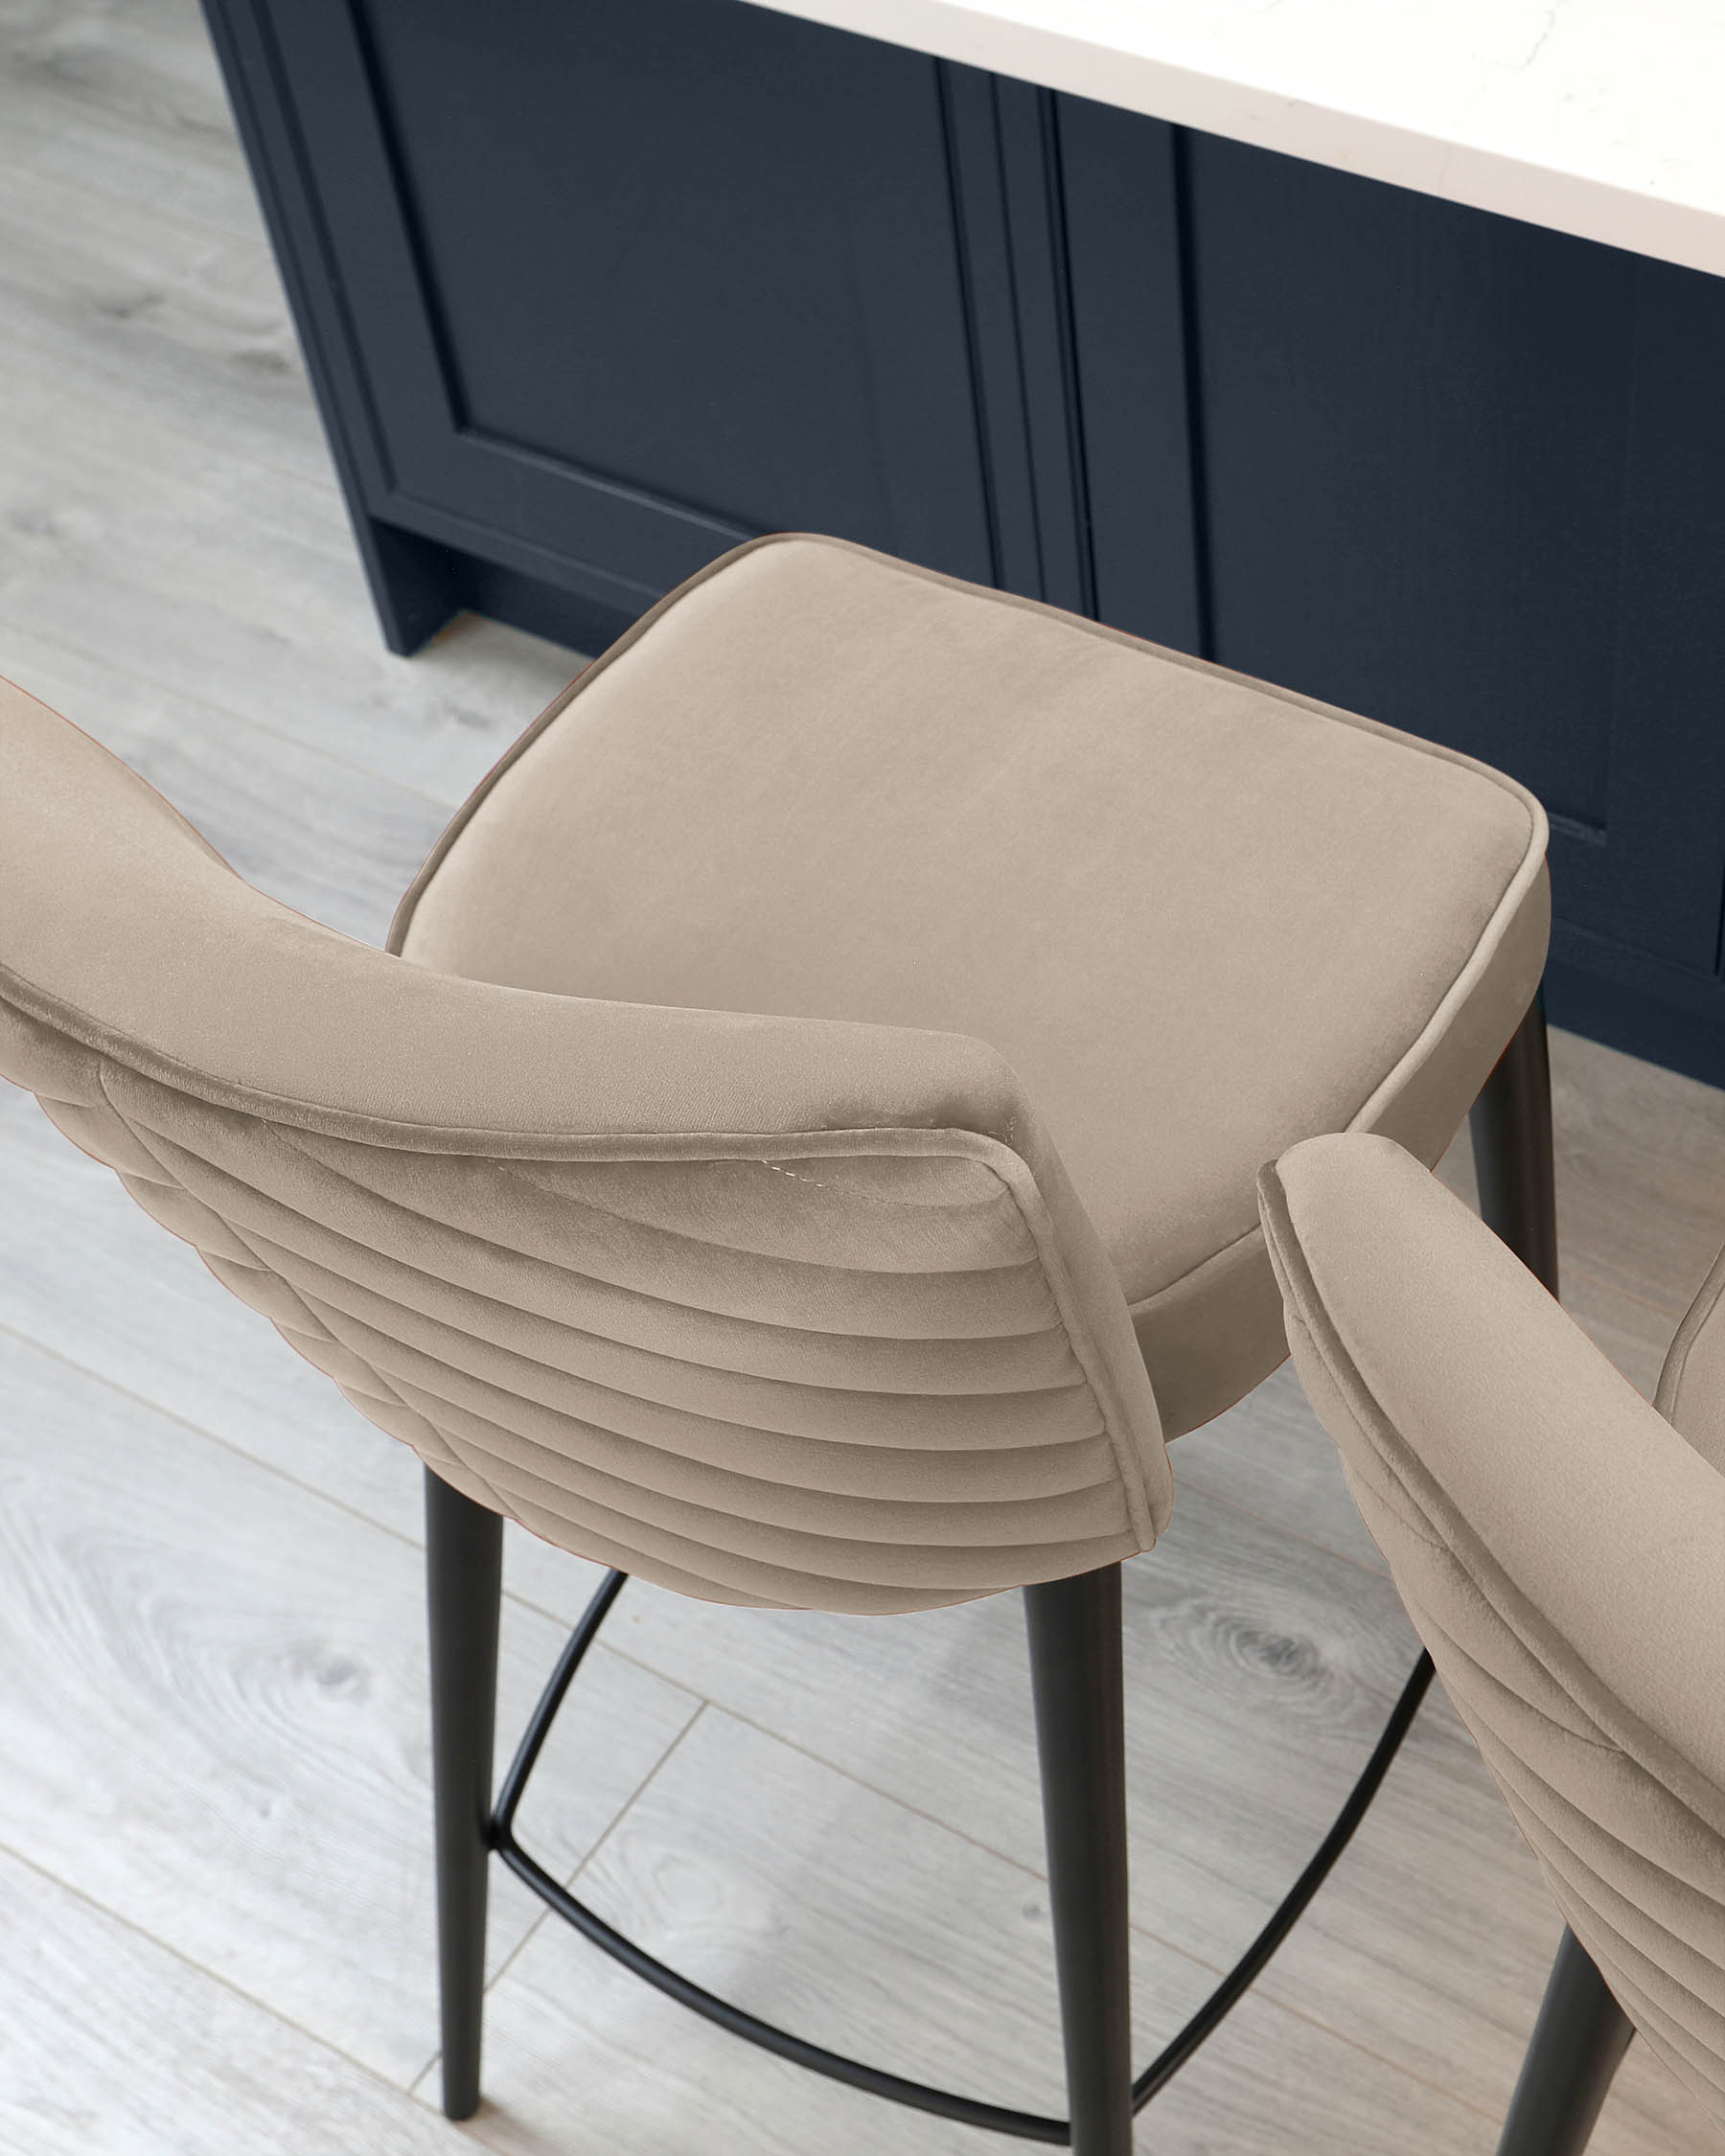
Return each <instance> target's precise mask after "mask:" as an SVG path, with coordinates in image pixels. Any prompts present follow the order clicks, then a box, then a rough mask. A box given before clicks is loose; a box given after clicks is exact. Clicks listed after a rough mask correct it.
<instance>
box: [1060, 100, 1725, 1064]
mask: <svg viewBox="0 0 1725 2156" xmlns="http://www.w3.org/2000/svg"><path fill="white" fill-rule="evenodd" d="M1061 126H1062V138H1063V142H1064V143H1065V144H1066V145H1067V146H1068V150H1067V156H1068V164H1069V166H1070V165H1071V163H1072V160H1073V156H1074V153H1076V155H1077V156H1078V157H1079V158H1081V159H1082V160H1084V161H1086V162H1088V163H1089V164H1090V165H1092V166H1094V167H1095V168H1096V172H1095V174H1094V176H1092V178H1090V179H1089V180H1088V182H1087V186H1088V188H1089V191H1090V193H1091V194H1092V195H1099V194H1102V193H1104V192H1105V176H1106V175H1112V177H1113V180H1114V183H1115V186H1114V195H1115V199H1116V201H1117V200H1118V199H1120V198H1130V199H1131V201H1132V202H1133V204H1134V210H1135V215H1133V216H1131V217H1129V216H1128V214H1127V213H1126V212H1124V211H1121V210H1118V209H1116V210H1115V225H1116V228H1117V235H1118V236H1117V238H1115V240H1114V241H1111V242H1109V243H1108V250H1107V261H1106V264H1102V265H1099V267H1098V269H1097V272H1096V275H1095V278H1094V286H1095V289H1094V292H1093V293H1092V292H1091V291H1088V290H1087V288H1086V287H1085V286H1084V285H1082V284H1075V285H1074V308H1075V320H1076V345H1077V351H1078V355H1079V378H1080V381H1081V383H1082V384H1083V385H1084V388H1085V393H1086V403H1085V424H1084V431H1085V439H1086V444H1087V453H1088V456H1089V458H1090V460H1091V462H1092V471H1093V470H1094V468H1095V467H1096V466H1097V465H1098V464H1100V465H1101V466H1102V467H1103V468H1104V470H1113V471H1114V472H1115V474H1118V473H1119V472H1120V471H1122V470H1131V469H1132V468H1133V466H1134V464H1135V461H1136V463H1137V465H1138V467H1140V468H1141V469H1142V470H1143V471H1144V472H1145V474H1146V477H1145V478H1144V479H1143V480H1142V481H1141V482H1140V484H1139V487H1138V492H1139V493H1140V494H1141V495H1142V496H1143V498H1144V502H1145V507H1144V509H1143V510H1142V511H1141V512H1140V514H1139V515H1138V517H1137V518H1136V519H1135V518H1134V517H1133V516H1132V515H1131V513H1130V507H1129V505H1127V506H1123V507H1121V508H1120V509H1118V510H1117V511H1116V513H1115V522H1116V525H1117V527H1118V529H1117V531H1115V532H1109V531H1105V530H1104V529H1103V527H1102V525H1101V524H1100V522H1097V523H1096V524H1095V525H1094V527H1093V531H1094V543H1095V550H1096V568H1095V577H1096V586H1097V591H1098V595H1099V598H1100V599H1101V602H1102V605H1103V607H1104V609H1107V608H1108V607H1109V606H1110V605H1111V604H1112V606H1113V607H1114V608H1115V611H1116V612H1117V613H1119V614H1121V615H1122V616H1123V617H1124V626H1129V627H1134V628H1139V627H1141V628H1143V629H1145V630H1146V631H1147V632H1149V633H1156V630H1155V627H1154V623H1155V621H1156V620H1157V618H1158V616H1159V615H1160V616H1162V617H1169V616H1172V617H1174V618H1178V616H1179V614H1180V611H1181V609H1182V608H1189V618H1190V619H1192V621H1193V623H1194V636H1193V645H1194V648H1197V649H1201V650H1203V651H1204V652H1205V653H1206V654H1207V655H1210V656H1213V657H1215V658H1217V659H1220V660H1221V661H1222V662H1223V663H1224V664H1225V665H1228V666H1233V667H1238V668H1240V669H1241V670H1242V671H1243V672H1246V673H1249V674H1254V675H1260V676H1262V677H1266V678H1268V679H1270V680H1274V681H1279V682H1283V683H1286V684H1288V685H1289V686H1291V687H1295V688H1298V689H1301V690H1303V691H1305V692H1306V693H1307V694H1309V695H1313V696H1318V697H1322V698H1324V699H1326V700H1330V701H1333V702H1335V703H1338V704H1342V705H1344V706H1345V707H1347V708H1349V709H1352V710H1356V711H1363V712H1368V713H1369V714H1371V716H1372V717H1374V718H1378V719H1383V720H1386V721H1388V722H1390V723H1391V724H1393V725H1398V726H1404V727H1407V728H1408V729H1409V730H1410V731H1412V732H1414V733H1417V734H1421V735H1425V736H1427V737H1429V738H1431V739H1434V740H1438V741H1442V742H1446V743H1449V744H1451V745H1454V746H1456V747H1458V748H1461V749H1464V750H1466V751H1468V752H1469V753H1471V754H1474V755H1477V756H1481V757H1484V759H1486V760H1487V761H1488V762H1490V763H1493V764H1496V765H1498V766H1500V767H1501V768H1504V769H1507V770H1508V771H1511V772H1513V773H1514V774H1515V775H1516V776H1517V777H1519V778H1521V779H1523V780H1525V781H1526V782H1527V784H1529V785H1530V787H1532V788H1533V790H1534V791H1536V792H1537V793H1538V794H1539V796H1540V798H1541V799H1542V800H1543V801H1544V802H1545V803H1546V805H1547V808H1548V810H1549V811H1550V813H1551V816H1552V825H1553V838H1552V852H1551V860H1552V876H1553V900H1554V907H1555V912H1556V917H1557V925H1556V929H1555V933H1554V936H1553V961H1554V962H1553V972H1552V975H1551V986H1552V1007H1553V1016H1554V1017H1556V1018H1557V1019H1559V1020H1560V1021H1565V1022H1570V1023H1574V1024H1576V1025H1578V1026H1579V1027H1580V1028H1581V1029H1582V1030H1585V1031H1589V1032H1595V1033H1598V1034H1600V1035H1602V1036H1603V1037H1604V1038H1607V1039H1614V1040H1617V1041H1619V1042H1620V1043H1622V1044H1624V1045H1628V1046H1632V1047H1635V1048H1637V1049H1638V1050H1639V1051H1640V1052H1642V1053H1648V1054H1654V1055H1657V1056H1660V1057H1662V1058H1663V1059H1665V1060H1668V1061H1671V1062H1675V1063H1678V1064H1679V1065H1681V1066H1683V1067H1689V1068H1691V1069H1695V1070H1699V1071H1702V1072H1704V1073H1705V1074H1707V1075H1709V1076H1712V1077H1714V1078H1715V1079H1725V989H1722V987H1721V982H1720V916H1721V897H1722V893H1725V397H1721V395H1720V391H1719V384H1720V382H1721V381H1722V380H1725V280H1720V279H1716V278H1709V277H1705V276H1701V275H1699V274H1697V273H1695V272H1692V271H1689V270H1683V269H1678V268H1674V267H1672V266H1670V265H1668V264H1661V263H1654V262H1649V261H1646V260H1644V259H1643V258H1640V257H1637V256H1633V255H1629V254H1625V253H1622V252H1620V251H1618V250H1616V249H1613V248H1608V247H1602V246H1599V245H1596V244H1594V243H1592V242H1589V241H1580V240H1574V239H1570V238H1568V237H1566V236H1565V235H1563V234H1560V233H1554V232H1550V231H1546V230H1543V229H1541V228H1538V227H1535V226H1531V225H1527V224H1522V223H1519V222H1516V221H1514V220H1512V219H1509V218H1499V217H1493V216H1489V215H1486V214H1485V213H1483V212H1480V211H1475V210H1469V209H1464V208H1461V207H1459V206H1457V205H1455V204H1451V203H1445V202H1440V201H1438V200H1436V199H1434V198H1432V197H1429V196H1425V195H1415V194H1411V193H1408V192H1405V191H1403V190H1401V189H1397V188H1391V187H1385V186H1382V185H1379V184H1377V183H1375V182H1372V181H1368V180H1362V179H1357V178H1354V177H1352V176H1351V175H1348V174H1345V173H1341V172H1331V171H1327V170H1325V169H1324V168H1322V167H1320V166H1316V165H1310V164H1306V163H1303V162H1301V161H1299V160H1297V159H1292V158H1287V157H1281V156H1277V155H1275V154H1273V153H1271V152H1269V151H1265V150H1259V149H1249V148H1247V147H1245V146H1243V145H1240V144H1235V143H1229V142H1224V141H1221V140H1219V139H1217V138H1215V137H1211V136H1197V135H1192V136H1184V137H1179V136H1177V135H1176V134H1175V132H1174V131H1173V130H1171V129H1168V128H1165V127H1159V126H1157V124H1156V123H1154V122H1136V121H1132V120H1130V119H1126V118H1124V117H1123V116H1121V115H1119V114H1110V113H1104V112H1103V111H1101V110H1100V108H1097V107H1094V106H1087V105H1081V104H1078V103H1076V102H1075V101H1073V102H1070V103H1066V102H1063V105H1062V113H1061ZM1170 235H1171V237H1170ZM1158 236H1161V237H1160V238H1159V237H1158ZM1149 240H1155V241H1156V244H1155V246H1154V247H1151V246H1149V245H1147V243H1146V242H1147V241H1149ZM1095 243H1097V244H1100V243H1101V242H1095ZM1122 288H1123V289H1124V290H1125V291H1126V292H1127V293H1129V294H1130V295H1131V297H1130V300H1129V301H1123V300H1122V299H1121V297H1120V296H1119V294H1120V290H1121V289H1122ZM1176 374H1178V376H1179V378H1180V379H1181V380H1182V382H1183V383H1184V410H1185V414H1186V421H1187V436H1188V440H1187V447H1188V456H1189V469H1190V474H1191V489H1190V526H1189V528H1190V532H1191V544H1190V554H1189V560H1190V563H1191V569H1190V590H1189V596H1188V586H1187V583H1186V580H1185V579H1184V577H1183V576H1182V575H1181V574H1180V572H1179V566H1178V563H1175V564H1173V565H1170V564H1169V563H1168V562H1165V561H1161V560H1159V559H1158V558H1157V557H1156V556H1155V554H1154V552H1153V551H1152V550H1151V549H1150V548H1149V547H1148V546H1147V542H1146V540H1145V538H1144V527H1145V526H1147V525H1148V524H1149V522H1150V521H1151V518H1152V516H1153V515H1160V514H1161V511H1160V509H1159V508H1158V507H1157V501H1156V496H1155V495H1154V494H1153V493H1152V492H1151V481H1150V478H1149V476H1148V475H1149V474H1150V473H1151V472H1153V471H1155V470H1159V469H1160V470H1166V467H1167V464H1168V457H1167V452H1166V448H1165V435H1166V423H1165V416H1164V415H1165V411H1166V408H1167V405H1168V401H1169V390H1168V383H1169V381H1170V379H1171V378H1174V377H1175V376H1176ZM1093 485H1094V480H1093V479H1092V486H1093ZM1166 491H1167V490H1166V489H1165V488H1164V490H1163V493H1164V494H1165V493H1166ZM1135 527H1136V529H1135ZM1111 594H1112V599H1111Z"/></svg>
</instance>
